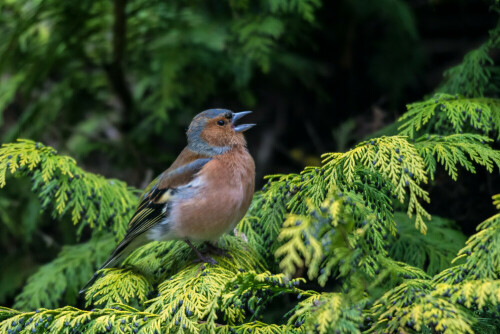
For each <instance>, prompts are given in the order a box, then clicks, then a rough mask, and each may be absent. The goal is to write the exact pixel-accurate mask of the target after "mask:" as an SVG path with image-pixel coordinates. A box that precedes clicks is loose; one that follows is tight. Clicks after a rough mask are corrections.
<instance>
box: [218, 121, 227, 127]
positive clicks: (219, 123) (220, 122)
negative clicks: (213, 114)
mask: <svg viewBox="0 0 500 334" xmlns="http://www.w3.org/2000/svg"><path fill="white" fill-rule="evenodd" d="M217 125H220V126H224V125H226V122H224V121H223V120H218V121H217Z"/></svg>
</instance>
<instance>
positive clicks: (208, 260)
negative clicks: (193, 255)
mask: <svg viewBox="0 0 500 334" xmlns="http://www.w3.org/2000/svg"><path fill="white" fill-rule="evenodd" d="M193 262H194V263H210V264H212V265H216V264H218V262H217V261H215V260H214V259H213V258H211V257H210V256H204V255H201V256H198V258H197V259H194V260H193Z"/></svg>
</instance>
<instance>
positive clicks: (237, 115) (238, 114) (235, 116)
mask: <svg viewBox="0 0 500 334" xmlns="http://www.w3.org/2000/svg"><path fill="white" fill-rule="evenodd" d="M251 113H252V112H251V111H242V112H235V113H233V126H234V131H236V132H243V131H247V130H248V129H250V128H252V127H254V126H255V124H241V125H236V122H237V121H238V120H239V119H240V118H242V117H243V116H245V115H248V114H251Z"/></svg>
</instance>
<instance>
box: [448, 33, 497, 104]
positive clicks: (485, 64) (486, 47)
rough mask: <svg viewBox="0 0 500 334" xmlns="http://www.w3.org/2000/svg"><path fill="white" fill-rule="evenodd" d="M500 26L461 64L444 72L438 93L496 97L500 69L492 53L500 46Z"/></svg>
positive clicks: (466, 56)
mask: <svg viewBox="0 0 500 334" xmlns="http://www.w3.org/2000/svg"><path fill="white" fill-rule="evenodd" d="M499 42H500V26H498V25H497V27H496V28H495V29H492V30H491V31H490V38H489V39H488V41H487V42H486V43H484V44H482V45H481V46H480V47H479V48H477V49H475V50H472V51H470V52H469V53H467V54H466V55H465V57H464V60H463V62H462V63H461V64H459V65H457V66H455V67H452V68H450V69H449V70H447V71H446V72H444V81H443V83H442V84H441V86H440V87H439V88H438V91H440V92H443V93H450V94H462V95H465V96H468V97H483V96H488V95H494V94H495V92H497V91H498V89H499V86H498V85H499V83H500V82H499V74H500V69H499V68H498V66H495V63H494V61H493V59H492V58H491V57H490V53H492V51H494V50H495V49H498V47H499V46H500V44H499Z"/></svg>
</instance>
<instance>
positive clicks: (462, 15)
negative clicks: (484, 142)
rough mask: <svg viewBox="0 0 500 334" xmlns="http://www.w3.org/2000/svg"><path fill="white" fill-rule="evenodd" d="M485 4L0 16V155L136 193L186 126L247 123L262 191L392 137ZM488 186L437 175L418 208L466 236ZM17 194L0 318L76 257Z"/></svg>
mask: <svg viewBox="0 0 500 334" xmlns="http://www.w3.org/2000/svg"><path fill="white" fill-rule="evenodd" d="M491 3H492V2H491V1H480V0H377V1H373V0H337V1H321V0H302V1H298V0H295V1H289V0H269V1H264V0H261V1H249V0H241V1H238V0H227V1H220V0H211V1H208V0H203V1H202V0H191V1H160V0H129V1H126V0H79V1H67V0H2V1H1V2H0V138H1V139H0V141H1V142H2V143H6V142H12V141H15V140H16V138H29V139H33V140H37V141H40V142H43V143H44V144H46V145H50V146H53V147H55V148H56V149H57V150H58V151H59V153H61V154H67V155H70V156H72V157H74V158H76V159H77V161H78V163H79V165H80V166H82V167H83V168H84V169H86V170H88V171H91V172H95V173H99V174H102V175H104V176H106V177H112V178H118V179H122V180H124V181H126V182H127V183H128V184H130V185H131V186H134V187H138V188H143V187H145V185H147V184H148V183H149V181H151V180H152V179H153V178H154V177H155V175H157V174H159V173H160V172H162V171H163V170H164V169H166V168H167V167H168V166H169V164H170V163H171V162H172V161H173V159H174V158H175V157H176V156H177V154H178V153H179V152H180V150H181V149H182V148H183V147H184V145H185V143H186V141H185V130H186V128H187V126H188V124H189V122H190V120H191V119H192V117H193V116H194V115H195V114H197V113H198V112H200V111H202V110H205V109H208V108H214V107H219V108H228V109H232V110H234V111H242V110H253V111H254V113H253V114H252V115H251V116H249V117H248V121H249V122H252V123H257V124H258V126H257V127H255V128H253V129H252V130H251V131H249V132H247V135H246V137H247V141H248V147H249V150H250V152H251V153H252V155H253V156H254V158H255V160H256V165H257V173H258V175H257V186H261V185H262V184H263V180H262V177H263V176H264V175H266V174H275V173H290V172H299V171H301V170H302V169H303V167H304V166H306V165H319V164H320V161H321V159H320V155H321V154H322V153H325V152H333V151H345V150H348V149H349V148H351V147H353V145H355V144H356V143H358V142H359V141H361V140H363V139H366V138H368V137H370V136H374V135H376V136H378V135H382V134H388V135H390V134H393V133H395V126H394V122H395V121H396V120H397V119H398V117H399V116H400V115H401V114H402V113H404V111H405V105H406V104H408V103H411V102H414V101H418V100H421V99H423V98H425V97H426V96H429V95H430V94H432V93H433V92H435V90H436V89H437V87H439V85H440V83H441V82H442V79H443V73H444V71H446V70H447V69H448V68H450V67H452V66H454V65H456V64H459V63H460V62H461V61H462V59H463V57H464V55H465V54H466V53H467V52H468V51H470V50H473V49H475V48H477V47H478V46H480V45H481V44H482V43H483V42H484V41H485V40H486V39H487V38H488V31H489V30H490V29H492V28H493V27H495V25H496V23H497V20H498V13H495V12H493V11H492V10H490V5H491ZM491 56H492V57H493V58H495V59H497V58H498V55H496V54H493V55H491ZM496 145H498V143H497V144H496ZM497 181H499V180H498V177H496V178H495V176H491V175H487V174H486V173H484V172H483V171H482V170H478V175H477V176H467V178H462V179H459V182H458V183H454V182H452V180H451V179H449V178H448V177H447V176H444V174H443V177H439V174H438V177H437V179H436V181H435V183H434V184H433V185H431V186H432V187H431V188H429V190H430V192H431V199H432V203H431V204H430V205H428V206H427V208H428V209H429V212H431V213H433V214H439V215H442V216H446V217H449V218H452V219H455V220H456V221H457V223H458V224H459V225H460V226H461V228H462V230H463V231H464V232H465V233H467V234H470V233H471V232H473V231H474V228H475V226H476V225H477V224H478V223H479V222H480V221H481V220H482V219H484V218H486V217H488V216H490V215H492V213H493V207H492V206H491V204H490V203H491V201H490V196H491V195H492V194H494V193H495V189H494V187H493V186H492V185H493V184H494V183H495V182H497ZM497 184H498V183H497ZM471 185H472V188H471ZM30 187H31V184H30V183H29V181H27V180H23V179H19V180H13V181H11V182H9V185H8V186H7V187H6V188H5V189H2V191H1V192H0V220H1V223H0V232H1V233H0V244H1V245H2V257H1V258H0V266H1V267H2V268H3V272H2V275H0V304H2V305H9V303H10V302H11V298H12V296H13V295H14V293H15V292H16V291H17V289H19V284H21V283H22V282H23V278H24V277H27V275H29V274H30V273H32V272H33V271H34V270H35V269H36V266H37V264H38V263H43V262H46V261H48V260H49V259H51V258H53V257H54V255H55V254H56V253H57V252H58V251H59V250H60V248H61V246H62V245H63V244H67V243H74V242H75V240H74V233H72V232H71V231H72V225H71V223H70V222H69V220H68V222H67V223H61V222H58V221H57V222H56V221H54V220H53V219H52V218H51V217H50V216H49V215H48V214H47V215H45V214H44V215H41V216H40V214H39V211H40V207H39V203H38V200H37V198H36V196H35V195H33V194H31V192H30V191H29V189H30ZM471 189H472V191H473V192H474V193H471ZM496 191H497V192H498V187H497V189H496ZM54 235H56V237H54ZM26 238H28V240H27V242H26ZM7 277H9V278H8V279H7ZM13 277H16V278H17V279H13Z"/></svg>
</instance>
